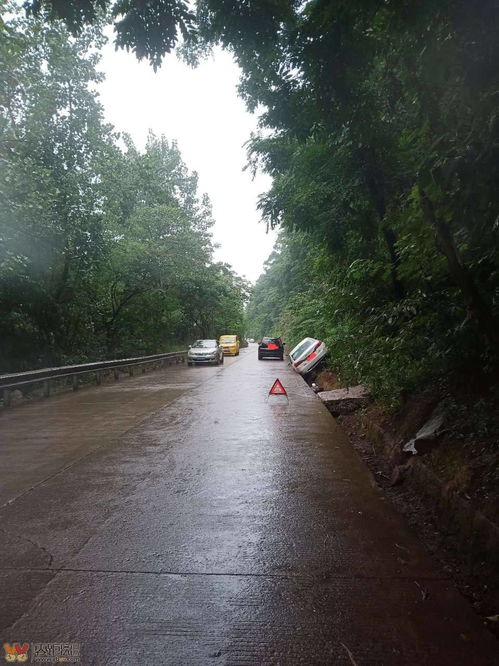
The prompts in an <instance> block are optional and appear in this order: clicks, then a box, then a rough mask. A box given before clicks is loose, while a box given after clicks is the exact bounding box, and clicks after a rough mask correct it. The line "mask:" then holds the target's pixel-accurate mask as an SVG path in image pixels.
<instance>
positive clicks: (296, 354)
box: [290, 340, 315, 359]
mask: <svg viewBox="0 0 499 666" xmlns="http://www.w3.org/2000/svg"><path fill="white" fill-rule="evenodd" d="M314 342H315V340H304V341H303V342H302V343H301V345H300V346H299V347H298V349H295V350H294V351H293V352H291V354H290V356H291V358H293V359H295V358H299V357H300V356H303V354H305V352H306V351H307V350H308V349H309V348H310V347H311V346H312V345H313V344H314Z"/></svg>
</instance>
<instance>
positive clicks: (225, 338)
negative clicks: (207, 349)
mask: <svg viewBox="0 0 499 666" xmlns="http://www.w3.org/2000/svg"><path fill="white" fill-rule="evenodd" d="M235 341H236V336H235V335H222V337H221V338H220V342H235Z"/></svg>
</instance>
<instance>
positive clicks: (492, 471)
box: [310, 371, 499, 636]
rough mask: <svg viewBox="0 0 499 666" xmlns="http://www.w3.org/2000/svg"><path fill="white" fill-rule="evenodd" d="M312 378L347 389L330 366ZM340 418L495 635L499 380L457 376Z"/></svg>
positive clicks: (498, 623) (498, 617) (498, 615)
mask: <svg viewBox="0 0 499 666" xmlns="http://www.w3.org/2000/svg"><path fill="white" fill-rule="evenodd" d="M310 381H312V380H310ZM313 382H314V383H315V385H316V390H331V389H336V388H340V387H341V382H339V380H338V378H337V377H336V376H335V375H334V373H331V372H326V371H323V372H321V373H319V374H317V375H316V376H315V377H314V378H313ZM337 418H338V421H339V422H340V423H341V424H342V426H343V428H344V429H345V431H346V433H347V434H348V436H349V437H350V440H351V442H352V444H353V446H354V447H355V448H356V450H357V451H358V453H359V455H360V456H361V457H362V458H363V459H364V461H365V462H366V464H367V465H368V467H369V468H370V470H371V472H372V474H373V477H374V479H375V481H376V483H377V484H378V485H379V486H381V487H382V488H383V489H384V490H385V492H386V494H387V495H388V496H389V497H390V499H391V501H392V502H393V503H394V504H395V505H396V507H397V508H398V510H399V511H400V512H401V513H402V514H404V516H405V518H406V520H407V522H408V523H409V524H410V525H411V527H412V529H413V530H414V531H415V532H416V533H417V534H418V535H419V537H420V538H421V539H422V541H424V542H425V544H426V546H427V547H428V549H429V550H430V552H432V553H433V555H434V557H435V558H436V559H438V560H439V561H440V564H441V566H442V568H443V570H444V571H445V573H446V574H448V575H449V576H451V577H452V578H453V579H454V581H455V582H456V584H457V585H458V587H459V589H460V590H461V592H462V593H463V594H464V595H465V596H467V597H468V598H469V600H470V602H471V603H472V604H473V606H474V608H475V610H476V611H477V613H479V614H480V615H481V616H482V617H483V618H484V622H486V623H487V624H488V626H489V627H490V629H491V630H492V631H494V632H495V633H496V634H497V635H498V636H499V389H498V386H497V384H496V383H494V382H483V381H481V382H476V381H473V379H472V378H470V377H463V376H461V377H456V378H452V379H448V380H446V381H445V382H442V383H441V384H440V385H438V386H434V387H432V388H431V389H428V390H427V391H425V392H423V393H421V394H419V395H414V396H410V397H408V398H407V399H406V400H405V402H404V404H403V405H402V406H401V407H400V409H398V410H397V411H396V412H390V411H388V410H387V409H386V408H385V407H383V405H381V404H379V403H376V402H371V403H370V404H369V405H368V406H367V407H365V408H363V409H360V410H357V411H355V412H351V413H347V414H344V415H340V416H338V417H337Z"/></svg>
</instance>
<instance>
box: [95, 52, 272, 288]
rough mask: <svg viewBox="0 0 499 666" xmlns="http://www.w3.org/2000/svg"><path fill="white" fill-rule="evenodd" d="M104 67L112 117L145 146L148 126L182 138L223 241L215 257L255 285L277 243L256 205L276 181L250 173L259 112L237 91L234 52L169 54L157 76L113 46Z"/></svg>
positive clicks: (216, 236)
mask: <svg viewBox="0 0 499 666" xmlns="http://www.w3.org/2000/svg"><path fill="white" fill-rule="evenodd" d="M99 69H101V71H103V72H104V74H105V75H106V81H105V82H104V83H103V84H102V85H101V86H100V87H99V92H100V95H101V102H102V103H103V105H104V109H105V115H106V119H107V120H108V121H109V122H111V123H112V124H113V125H114V126H115V128H116V129H117V130H118V131H126V132H128V133H129V134H130V135H131V136H132V138H133V139H134V141H135V143H136V144H137V145H138V146H139V147H143V146H144V144H145V140H146V137H147V133H148V131H149V129H152V130H153V132H154V133H155V134H165V135H166V136H167V138H168V139H171V140H173V139H176V140H177V142H178V146H179V148H180V151H181V153H182V157H183V160H184V162H185V163H186V165H187V167H188V168H189V169H190V170H191V171H197V172H198V174H199V188H200V191H201V192H206V193H207V194H208V195H209V197H210V199H211V202H212V204H213V216H214V218H215V220H216V224H215V227H214V232H213V236H214V241H215V242H217V243H220V245H221V247H220V249H218V250H217V251H216V255H215V258H216V259H217V260H221V261H226V262H228V263H229V264H231V265H232V267H233V268H234V270H235V271H236V272H237V273H239V274H240V275H245V276H246V277H247V278H248V279H249V280H251V281H252V282H254V281H255V280H256V278H257V277H258V275H259V274H260V273H261V272H262V265H263V262H264V261H265V259H267V257H268V255H269V254H270V252H271V251H272V246H273V243H274V240H275V234H274V233H271V234H267V233H266V231H265V225H264V224H262V223H261V222H259V215H258V212H257V210H256V204H257V198H258V195H259V194H260V193H261V192H263V191H265V190H266V189H268V187H269V185H270V179H269V178H268V177H267V176H264V175H259V176H257V178H255V180H252V177H251V174H250V172H249V171H243V167H244V165H245V164H246V151H245V149H244V147H243V144H244V142H245V141H247V139H248V138H249V136H250V133H251V131H252V130H254V129H256V117H255V116H252V115H250V114H249V113H247V112H246V110H245V107H244V104H243V102H242V101H241V100H240V99H239V98H238V96H237V93H236V85H237V81H238V76H239V74H238V68H237V66H236V65H235V63H234V62H233V60H232V58H231V56H230V55H228V54H227V53H225V52H223V51H220V50H217V51H216V53H215V55H214V56H213V57H212V58H210V59H209V60H207V61H205V62H203V63H202V64H201V65H200V66H199V67H198V68H197V69H191V68H189V67H188V66H187V65H184V64H183V63H181V62H179V61H178V60H177V59H176V58H175V56H169V57H167V58H166V59H165V61H164V64H163V67H162V68H161V70H159V71H158V72H156V73H154V71H153V69H152V67H151V66H150V65H148V64H147V63H146V62H138V61H137V60H136V58H135V56H133V55H131V54H128V53H126V52H125V51H121V50H120V51H115V50H114V46H113V45H112V43H109V44H108V45H107V47H106V48H105V50H104V52H103V58H102V61H101V64H100V68H99Z"/></svg>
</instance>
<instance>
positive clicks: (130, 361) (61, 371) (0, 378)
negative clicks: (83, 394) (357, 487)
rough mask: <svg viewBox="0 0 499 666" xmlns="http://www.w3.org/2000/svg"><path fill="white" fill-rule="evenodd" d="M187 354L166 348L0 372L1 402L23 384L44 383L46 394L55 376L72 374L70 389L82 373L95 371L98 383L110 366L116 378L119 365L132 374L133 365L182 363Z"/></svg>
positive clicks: (78, 381)
mask: <svg viewBox="0 0 499 666" xmlns="http://www.w3.org/2000/svg"><path fill="white" fill-rule="evenodd" d="M186 355H187V350H185V351H184V350H183V351H178V352H168V353H167V354H153V355H152V356H137V357H135V358H122V359H117V360H114V361H97V362H95V363H83V364H80V365H64V366H61V367H58V368H44V369H42V370H28V371H27V372H17V373H12V374H8V375H0V390H1V391H2V393H3V405H4V407H9V406H10V402H11V392H12V391H14V390H15V389H17V388H18V387H20V386H24V385H26V384H40V383H41V384H43V394H44V396H45V397H48V396H49V395H50V381H51V380H54V379H63V378H65V377H72V379H73V391H77V390H78V388H79V385H80V377H81V376H82V375H86V374H89V373H94V374H95V381H96V383H97V384H100V383H101V380H102V374H103V373H104V372H106V371H108V370H113V372H114V379H115V380H116V381H117V380H118V379H119V373H120V369H122V368H125V369H127V370H128V374H129V375H133V368H135V367H137V366H146V365H149V364H156V363H158V362H159V363H160V365H164V364H165V362H169V363H170V362H175V363H184V362H185V359H186ZM143 372H145V368H143Z"/></svg>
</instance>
